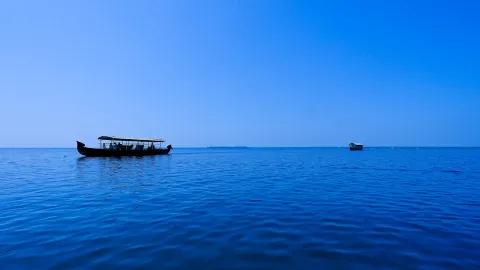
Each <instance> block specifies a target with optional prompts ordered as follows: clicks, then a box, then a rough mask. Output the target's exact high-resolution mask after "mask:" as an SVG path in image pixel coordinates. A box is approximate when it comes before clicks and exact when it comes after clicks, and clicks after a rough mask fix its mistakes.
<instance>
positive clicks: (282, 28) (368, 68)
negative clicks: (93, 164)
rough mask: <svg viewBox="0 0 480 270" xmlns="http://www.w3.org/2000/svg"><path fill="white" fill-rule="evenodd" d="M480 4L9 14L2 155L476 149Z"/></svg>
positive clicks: (41, 4)
mask: <svg viewBox="0 0 480 270" xmlns="http://www.w3.org/2000/svg"><path fill="white" fill-rule="evenodd" d="M479 14H480V1H441V0H437V1H277V0H275V1H266V0H251V1H248V0H237V1H234V0H222V1H220V0H219V1H208V0H207V1H178V0H175V1H173V0H172V1H118V0H112V1H93V0H92V1H80V0H79V1H21V0H19V1H3V2H2V5H1V8H0V98H1V106H0V120H1V123H2V125H1V126H2V128H1V132H0V146H3V147H11V146H25V147H29V146H37V147H38V146H40V147H41V146H70V147H74V146H75V140H77V139H78V140H82V141H85V142H86V143H88V144H92V143H95V142H96V137H98V136H100V135H117V136H142V137H165V138H166V139H167V140H168V141H169V142H170V143H172V144H173V145H174V146H206V145H249V146H338V145H346V144H348V143H349V142H350V141H359V142H363V143H365V144H366V145H394V146H401V145H409V146H421V145H426V146H447V145H451V146H473V145H475V146H478V145H480V143H479V140H480V108H479V107H480V15H479Z"/></svg>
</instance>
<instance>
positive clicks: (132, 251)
mask: <svg viewBox="0 0 480 270" xmlns="http://www.w3.org/2000/svg"><path fill="white" fill-rule="evenodd" d="M0 266H1V267H0V268H1V269H40V268H56V269H65V268H97V269H108V268H111V269H119V268H150V269H293V268H296V269H329V268H330V269H346V268H349V269H352V268H354V269H361V268H364V269H372V268H376V269H480V149H455V148H452V149H414V148H410V149H408V148H404V149H388V148H376V149H372V148H371V149H366V150H365V151H363V152H349V151H348V150H347V149H341V148H303V149H302V148H287V149H280V148H279V149H230V150H221V149H175V150H174V153H173V154H172V155H170V156H156V157H143V158H128V157H127V158H80V157H79V155H78V154H77V153H76V150H75V149H0Z"/></svg>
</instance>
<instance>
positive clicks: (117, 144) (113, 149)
mask: <svg viewBox="0 0 480 270" xmlns="http://www.w3.org/2000/svg"><path fill="white" fill-rule="evenodd" d="M98 140H99V142H100V147H99V148H89V147H86V146H85V144H84V143H82V142H79V141H77V151H78V153H80V154H82V155H84V156H87V157H120V156H152V155H168V153H170V150H172V145H170V144H169V145H168V146H167V147H166V148H163V147H162V143H164V142H165V141H164V140H162V139H134V138H121V137H111V136H100V137H98Z"/></svg>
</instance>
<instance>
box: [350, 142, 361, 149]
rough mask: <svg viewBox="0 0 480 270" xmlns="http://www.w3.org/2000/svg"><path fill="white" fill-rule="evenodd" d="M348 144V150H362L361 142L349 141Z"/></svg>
mask: <svg viewBox="0 0 480 270" xmlns="http://www.w3.org/2000/svg"><path fill="white" fill-rule="evenodd" d="M348 146H349V147H350V151H361V150H363V144H359V143H350V144H349V145H348Z"/></svg>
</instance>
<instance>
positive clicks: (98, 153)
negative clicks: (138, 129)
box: [77, 141, 172, 157]
mask: <svg viewBox="0 0 480 270" xmlns="http://www.w3.org/2000/svg"><path fill="white" fill-rule="evenodd" d="M171 150H172V146H171V145H168V146H167V148H158V149H145V150H134V149H122V150H112V149H100V148H89V147H85V144H84V143H82V142H79V141H77V151H78V153H80V154H81V155H84V156H87V157H123V156H155V155H168V154H169V153H170V151H171Z"/></svg>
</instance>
